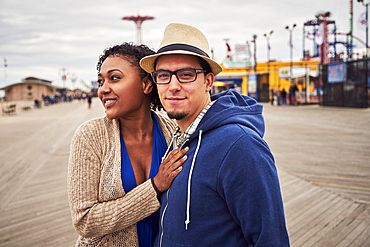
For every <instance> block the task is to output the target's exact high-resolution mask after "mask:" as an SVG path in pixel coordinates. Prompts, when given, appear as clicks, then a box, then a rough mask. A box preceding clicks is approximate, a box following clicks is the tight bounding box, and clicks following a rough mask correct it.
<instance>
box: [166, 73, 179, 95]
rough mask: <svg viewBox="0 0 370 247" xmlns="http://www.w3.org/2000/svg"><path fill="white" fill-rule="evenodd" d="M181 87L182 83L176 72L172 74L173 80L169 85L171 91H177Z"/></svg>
mask: <svg viewBox="0 0 370 247" xmlns="http://www.w3.org/2000/svg"><path fill="white" fill-rule="evenodd" d="M180 88H181V83H180V82H179V80H178V79H177V76H176V75H175V74H173V75H172V76H171V81H170V83H169V87H168V89H169V90H170V91H176V90H180Z"/></svg>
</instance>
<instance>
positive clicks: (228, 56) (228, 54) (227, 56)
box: [226, 43, 232, 59]
mask: <svg viewBox="0 0 370 247" xmlns="http://www.w3.org/2000/svg"><path fill="white" fill-rule="evenodd" d="M226 46H227V55H226V59H232V57H231V48H230V45H229V44H228V43H226Z"/></svg>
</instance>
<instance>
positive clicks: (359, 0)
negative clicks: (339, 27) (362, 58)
mask: <svg viewBox="0 0 370 247" xmlns="http://www.w3.org/2000/svg"><path fill="white" fill-rule="evenodd" d="M357 2H359V3H362V5H363V6H365V7H366V58H367V57H368V47H369V43H368V41H369V39H368V24H367V21H368V12H367V7H368V6H369V4H370V2H369V3H364V0H357Z"/></svg>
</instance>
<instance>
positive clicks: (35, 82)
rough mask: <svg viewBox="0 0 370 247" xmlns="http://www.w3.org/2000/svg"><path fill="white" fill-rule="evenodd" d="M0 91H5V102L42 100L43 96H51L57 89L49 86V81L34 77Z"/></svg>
mask: <svg viewBox="0 0 370 247" xmlns="http://www.w3.org/2000/svg"><path fill="white" fill-rule="evenodd" d="M0 89H1V90H4V91H5V101H17V100H35V99H38V100H42V98H43V96H52V95H54V93H55V92H56V91H57V90H58V89H59V88H58V87H55V86H53V85H51V81H48V80H44V79H39V78H36V77H27V78H25V79H23V80H22V81H21V82H17V83H13V84H10V85H7V86H5V87H3V88H0Z"/></svg>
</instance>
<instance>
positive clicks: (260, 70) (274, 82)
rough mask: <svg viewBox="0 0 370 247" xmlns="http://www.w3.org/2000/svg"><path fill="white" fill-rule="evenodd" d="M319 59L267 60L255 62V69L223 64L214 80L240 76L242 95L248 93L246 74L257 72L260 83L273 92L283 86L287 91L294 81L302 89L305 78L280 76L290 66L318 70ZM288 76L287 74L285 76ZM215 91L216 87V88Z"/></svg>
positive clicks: (239, 88) (310, 70)
mask: <svg viewBox="0 0 370 247" xmlns="http://www.w3.org/2000/svg"><path fill="white" fill-rule="evenodd" d="M319 63H320V62H319V61H299V62H293V63H290V62H277V61H273V62H269V63H257V66H256V68H257V70H256V71H254V67H248V68H229V69H227V68H225V67H224V66H223V65H222V64H221V65H222V66H223V69H224V70H223V71H222V72H221V73H220V74H219V75H217V77H216V81H218V79H219V80H222V81H225V80H226V79H232V78H241V79H242V83H241V85H240V86H239V85H238V86H237V87H238V88H237V90H238V91H240V92H241V93H242V94H244V95H248V75H249V74H257V76H258V80H259V81H260V82H261V83H267V84H268V90H269V91H271V89H273V90H274V91H275V92H276V91H277V90H278V89H279V90H280V91H281V90H282V89H283V88H284V89H285V90H286V91H289V87H290V86H291V85H292V83H296V84H297V87H298V89H299V90H300V91H302V90H303V89H304V87H305V79H303V83H302V79H299V78H297V77H296V78H294V73H293V78H292V79H290V78H281V77H284V76H283V75H282V73H284V72H285V71H288V73H289V70H290V67H292V68H293V70H294V69H297V68H301V70H303V69H305V70H306V71H309V72H316V73H317V70H318V64H319ZM286 77H289V74H288V75H287V76H286ZM222 89H227V86H225V87H224V88H221V90H222ZM309 90H310V91H313V90H314V87H312V86H311V85H310V86H309ZM219 91H220V90H219ZM216 92H217V89H216Z"/></svg>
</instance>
